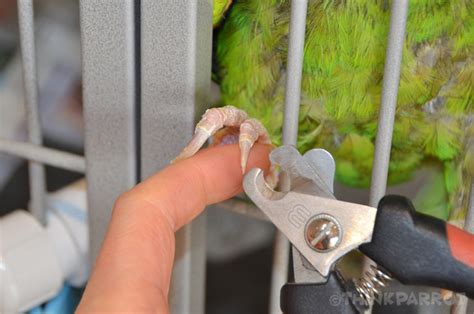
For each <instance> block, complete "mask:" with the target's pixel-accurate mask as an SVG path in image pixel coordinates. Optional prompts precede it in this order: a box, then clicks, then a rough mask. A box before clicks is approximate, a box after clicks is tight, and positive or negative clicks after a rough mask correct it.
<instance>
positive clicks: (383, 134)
mask: <svg viewBox="0 0 474 314" xmlns="http://www.w3.org/2000/svg"><path fill="white" fill-rule="evenodd" d="M79 1H80V22H81V40H82V44H81V46H82V62H83V103H84V117H85V126H86V127H85V156H79V155H75V154H71V153H67V152H63V151H59V150H54V149H50V148H46V147H43V146H42V135H41V127H40V122H39V117H38V82H37V73H36V72H37V71H36V61H35V60H36V56H35V38H34V8H33V0H18V12H19V26H20V27H19V30H20V44H21V54H22V64H23V77H24V92H25V101H26V108H27V121H28V123H27V126H28V133H29V142H16V141H12V140H8V139H0V152H5V153H9V154H13V155H16V156H19V157H21V158H25V159H27V160H28V161H29V173H30V176H29V178H30V179H29V180H30V192H31V193H30V194H31V203H30V210H31V212H32V213H33V215H34V216H35V217H36V218H37V219H38V220H39V221H41V222H42V223H45V206H44V204H45V201H44V200H45V171H44V166H43V165H44V164H48V165H52V166H55V167H59V168H63V169H67V170H71V171H75V172H80V173H85V174H86V178H87V186H88V191H87V197H88V206H89V230H90V232H89V237H90V250H91V254H90V255H91V263H93V261H94V260H95V257H96V255H97V253H98V251H99V248H100V245H101V243H102V239H103V237H104V234H105V230H106V228H107V225H108V222H109V219H110V213H111V210H112V207H113V203H114V200H115V199H116V198H117V197H118V196H119V194H120V193H122V192H123V191H125V190H127V189H129V188H131V187H132V186H133V185H135V184H136V183H137V182H139V181H140V180H142V179H144V178H146V177H148V176H150V175H151V174H153V173H154V172H156V171H158V170H160V169H162V168H163V167H165V166H166V165H167V164H168V162H169V160H171V159H172V158H173V157H174V156H176V155H177V154H178V152H179V150H180V149H181V148H182V147H183V146H184V145H185V144H186V142H187V140H188V139H189V136H190V135H191V134H192V132H193V129H194V125H195V122H196V120H197V118H198V117H200V115H201V114H202V113H203V111H204V110H205V109H206V106H207V104H208V100H209V92H210V82H211V81H210V78H211V54H212V0H191V1H187V0H165V1H154V0H79ZM307 6H308V1H307V0H292V1H291V20H290V34H289V49H288V63H287V73H288V77H287V82H286V95H285V112H284V125H283V143H284V144H295V143H296V138H297V134H298V113H299V104H300V90H301V77H302V63H303V54H304V40H305V26H306V11H307ZM391 10H392V11H391V19H390V31H389V37H388V46H387V52H386V60H385V69H384V76H383V90H382V100H381V105H380V113H379V120H378V128H377V137H376V145H375V156H374V167H373V172H372V180H371V187H370V205H372V206H376V205H377V203H378V201H379V199H380V198H381V197H382V196H383V195H384V194H385V192H386V186H387V175H388V165H389V160H390V149H391V141H392V131H393V124H394V117H395V108H396V103H397V93H398V85H399V80H400V65H401V58H402V48H403V42H404V37H405V27H406V20H407V12H408V0H396V1H392V9H391ZM473 195H474V190H472V191H471V200H470V209H469V211H468V215H467V217H466V222H465V228H466V230H469V231H470V232H474V196H473ZM223 207H226V208H229V207H230V208H231V209H233V210H235V211H238V212H240V213H244V214H248V215H250V216H253V217H260V218H261V217H262V215H260V214H259V213H258V212H257V210H256V209H255V208H253V207H249V206H246V205H243V204H241V203H240V202H239V200H236V199H234V200H230V201H228V202H225V203H224V204H223ZM205 224H206V218H205V215H202V216H201V217H200V218H198V219H197V220H195V221H194V222H193V223H192V224H190V225H188V226H186V227H184V228H182V229H181V230H180V231H179V232H178V233H177V236H176V243H177V249H176V262H175V267H174V272H173V277H172V288H171V291H170V307H171V311H172V312H173V313H203V312H204V291H205V289H204V287H205V283H204V281H205V275H204V274H205V235H206V229H205V228H206V226H205ZM289 248H290V246H289V243H288V241H287V240H286V239H285V237H284V236H282V234H278V235H277V237H276V244H275V256H274V268H273V275H272V288H271V289H272V290H271V301H270V304H271V308H270V312H271V313H275V312H277V311H279V306H278V304H279V289H280V286H281V285H282V284H283V283H285V282H286V277H287V271H288V254H289ZM463 302H464V303H463ZM463 304H464V305H463ZM465 304H466V300H464V301H461V302H460V303H459V306H458V310H459V311H460V312H459V313H462V311H463V309H464V311H465V308H466V305H465Z"/></svg>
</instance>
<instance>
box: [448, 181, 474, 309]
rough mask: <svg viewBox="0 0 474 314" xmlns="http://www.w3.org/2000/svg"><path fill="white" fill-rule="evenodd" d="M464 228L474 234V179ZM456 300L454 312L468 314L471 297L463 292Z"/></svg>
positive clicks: (457, 295)
mask: <svg viewBox="0 0 474 314" xmlns="http://www.w3.org/2000/svg"><path fill="white" fill-rule="evenodd" d="M464 230H466V231H467V232H470V233H473V234H474V181H472V182H471V193H470V195H469V205H468V208H467V215H466V220H465V221H464ZM454 300H455V302H454V304H453V306H452V308H451V313H453V314H467V307H468V304H469V299H468V298H467V297H466V296H465V295H462V294H456V295H455V299H454Z"/></svg>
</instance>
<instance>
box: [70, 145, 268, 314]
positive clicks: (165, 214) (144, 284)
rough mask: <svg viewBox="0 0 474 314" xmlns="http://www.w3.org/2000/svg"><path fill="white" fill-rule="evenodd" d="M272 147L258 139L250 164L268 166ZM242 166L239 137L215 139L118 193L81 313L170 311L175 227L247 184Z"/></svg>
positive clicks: (249, 156)
mask: <svg viewBox="0 0 474 314" xmlns="http://www.w3.org/2000/svg"><path fill="white" fill-rule="evenodd" d="M271 149H272V147H271V146H270V145H264V144H256V145H255V146H254V148H253V149H252V151H251V152H250V153H249V155H248V159H247V161H246V168H247V169H251V168H254V167H259V168H262V169H265V170H268V167H269V161H268V154H269V152H270V151H271ZM193 155H194V154H193ZM241 169H242V163H241V154H240V148H239V146H238V145H225V146H217V147H212V148H208V149H205V150H203V151H201V152H199V153H198V154H196V155H195V156H193V157H191V158H188V159H185V160H180V161H179V162H175V163H174V164H172V165H170V166H169V167H167V168H165V169H164V170H163V171H161V172H159V173H157V174H155V175H153V176H152V177H150V178H148V179H147V180H145V181H144V182H142V183H140V184H138V185H137V186H136V187H134V188H133V189H131V190H130V191H128V192H126V193H124V194H123V195H122V196H120V198H119V199H118V200H117V201H116V203H115V206H114V209H113V211H112V217H111V221H110V224H109V228H108V230H107V234H106V237H105V239H104V243H103V245H102V248H101V251H100V253H99V256H98V258H97V260H96V263H95V267H94V270H93V272H92V275H91V278H90V280H89V282H88V284H87V287H86V290H85V292H84V296H83V298H82V300H81V303H80V305H79V308H78V310H77V311H78V313H90V312H147V313H148V312H150V313H153V312H154V313H169V309H168V292H169V285H170V276H171V270H172V265H173V257H174V249H175V247H174V246H175V237H174V233H175V232H176V231H177V230H178V229H179V228H181V227H182V226H183V225H185V224H187V223H188V222H190V221H191V220H192V219H193V218H195V217H196V216H197V215H199V213H201V212H202V211H203V209H204V208H205V207H206V206H207V205H210V204H214V203H218V202H221V201H223V200H226V199H228V198H231V197H233V196H235V195H237V194H238V193H240V192H242V178H243V175H242V171H241ZM176 195H186V197H176Z"/></svg>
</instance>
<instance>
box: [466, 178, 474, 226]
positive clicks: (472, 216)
mask: <svg viewBox="0 0 474 314" xmlns="http://www.w3.org/2000/svg"><path fill="white" fill-rule="evenodd" d="M464 229H465V230H467V231H468V232H470V233H474V180H473V182H471V194H470V196H469V207H468V208H467V215H466V221H465V222H464Z"/></svg>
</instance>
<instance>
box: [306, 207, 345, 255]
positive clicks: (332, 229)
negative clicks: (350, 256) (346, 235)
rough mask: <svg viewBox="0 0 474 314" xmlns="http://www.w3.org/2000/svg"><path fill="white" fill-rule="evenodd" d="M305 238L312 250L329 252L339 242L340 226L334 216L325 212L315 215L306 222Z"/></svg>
mask: <svg viewBox="0 0 474 314" xmlns="http://www.w3.org/2000/svg"><path fill="white" fill-rule="evenodd" d="M305 238H306V243H307V244H308V245H309V246H310V247H311V248H312V249H313V250H315V251H318V252H329V251H331V250H333V249H335V248H336V247H338V246H339V244H340V243H341V239H342V228H341V225H340V224H339V222H338V221H337V220H336V219H335V218H334V217H332V216H330V215H326V214H322V215H317V216H314V217H312V218H311V219H310V220H309V222H308V223H307V224H306V227H305Z"/></svg>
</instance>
